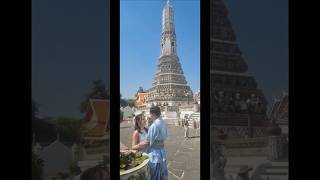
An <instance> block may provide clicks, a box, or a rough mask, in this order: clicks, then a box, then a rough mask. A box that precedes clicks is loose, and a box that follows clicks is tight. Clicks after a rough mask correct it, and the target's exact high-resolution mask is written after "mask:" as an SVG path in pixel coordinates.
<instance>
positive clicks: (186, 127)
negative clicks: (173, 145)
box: [183, 115, 189, 138]
mask: <svg viewBox="0 0 320 180" xmlns="http://www.w3.org/2000/svg"><path fill="white" fill-rule="evenodd" d="M183 126H184V138H189V122H188V116H187V115H186V116H185V119H184V124H183Z"/></svg>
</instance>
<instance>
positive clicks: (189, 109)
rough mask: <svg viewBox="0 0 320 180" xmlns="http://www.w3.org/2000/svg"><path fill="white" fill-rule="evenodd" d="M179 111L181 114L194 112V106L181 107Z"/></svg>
mask: <svg viewBox="0 0 320 180" xmlns="http://www.w3.org/2000/svg"><path fill="white" fill-rule="evenodd" d="M179 111H180V112H182V111H193V105H192V104H190V105H184V106H180V107H179Z"/></svg>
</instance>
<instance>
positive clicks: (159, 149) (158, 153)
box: [145, 106, 168, 180]
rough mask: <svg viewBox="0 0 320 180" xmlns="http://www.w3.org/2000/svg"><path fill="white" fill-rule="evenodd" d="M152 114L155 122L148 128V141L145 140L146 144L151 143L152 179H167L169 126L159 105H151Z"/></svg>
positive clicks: (150, 163)
mask: <svg viewBox="0 0 320 180" xmlns="http://www.w3.org/2000/svg"><path fill="white" fill-rule="evenodd" d="M150 114H151V120H152V121H153V123H152V125H151V126H150V128H149V130H148V134H147V141H145V144H149V153H148V155H149V164H148V165H149V170H150V180H167V179H168V169H167V155H166V150H165V147H164V143H165V141H166V140H167V138H168V127H167V124H166V123H165V121H164V120H163V119H162V118H161V117H160V116H161V111H160V108H159V107H157V106H155V107H151V108H150Z"/></svg>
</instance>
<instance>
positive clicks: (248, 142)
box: [220, 137, 268, 148]
mask: <svg viewBox="0 0 320 180" xmlns="http://www.w3.org/2000/svg"><path fill="white" fill-rule="evenodd" d="M220 142H221V143H222V144H223V145H224V146H225V147H226V148H260V147H267V146H268V138H266V137H261V138H260V137H259V138H247V139H230V140H224V141H220Z"/></svg>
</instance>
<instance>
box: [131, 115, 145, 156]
mask: <svg viewBox="0 0 320 180" xmlns="http://www.w3.org/2000/svg"><path fill="white" fill-rule="evenodd" d="M146 122H147V121H146V118H145V116H144V114H143V113H141V114H139V115H137V116H136V117H135V126H134V132H133V134H132V149H133V150H137V151H142V152H147V151H148V147H147V145H142V144H140V143H141V142H143V141H144V140H146V138H147V133H148V128H146Z"/></svg>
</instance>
